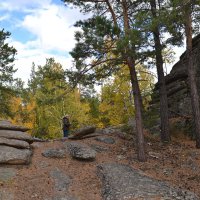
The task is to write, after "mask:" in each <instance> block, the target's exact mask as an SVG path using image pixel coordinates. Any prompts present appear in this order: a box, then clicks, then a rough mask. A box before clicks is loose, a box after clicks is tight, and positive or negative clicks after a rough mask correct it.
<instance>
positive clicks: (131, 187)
mask: <svg viewBox="0 0 200 200" xmlns="http://www.w3.org/2000/svg"><path fill="white" fill-rule="evenodd" d="M97 173H98V175H99V176H100V178H101V180H102V183H103V188H102V196H103V199H104V200H125V199H126V200H128V199H137V198H144V199H148V200H150V199H154V198H155V197H159V198H160V199H162V200H172V199H173V200H176V199H177V200H178V199H179V200H182V199H185V200H198V199H199V198H198V197H197V196H196V195H195V194H194V193H192V192H189V191H183V190H180V189H175V188H172V187H170V186H169V185H168V184H166V183H165V182H161V181H158V180H155V179H152V178H149V177H147V176H145V175H143V174H141V173H139V172H138V171H137V170H135V169H133V168H131V167H130V166H128V165H123V164H118V163H107V164H102V165H99V166H98V167H97Z"/></svg>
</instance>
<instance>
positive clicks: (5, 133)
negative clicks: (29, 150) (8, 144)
mask: <svg viewBox="0 0 200 200" xmlns="http://www.w3.org/2000/svg"><path fill="white" fill-rule="evenodd" d="M0 137H3V138H7V139H16V140H24V141H27V142H28V143H32V142H33V141H34V140H33V138H32V137H31V136H30V135H29V134H27V133H24V132H22V131H12V130H0Z"/></svg>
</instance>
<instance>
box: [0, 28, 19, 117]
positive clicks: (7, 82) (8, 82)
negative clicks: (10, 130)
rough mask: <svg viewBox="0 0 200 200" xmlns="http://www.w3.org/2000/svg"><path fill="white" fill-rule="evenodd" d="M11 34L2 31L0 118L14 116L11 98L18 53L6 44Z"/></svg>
mask: <svg viewBox="0 0 200 200" xmlns="http://www.w3.org/2000/svg"><path fill="white" fill-rule="evenodd" d="M10 35H11V34H10V33H9V32H7V31H5V30H4V29H2V30H1V31H0V113H1V114H0V116H1V117H7V116H12V113H11V108H10V105H11V102H10V100H11V96H12V95H13V94H14V91H13V89H12V84H13V82H14V78H13V74H14V73H15V72H16V70H15V69H14V65H13V62H14V60H15V55H16V53H17V51H16V49H15V48H14V47H12V46H9V44H8V43H6V39H7V38H9V37H10Z"/></svg>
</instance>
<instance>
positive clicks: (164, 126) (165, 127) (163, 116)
mask: <svg viewBox="0 0 200 200" xmlns="http://www.w3.org/2000/svg"><path fill="white" fill-rule="evenodd" d="M150 3H151V11H152V15H153V18H155V19H156V18H157V13H156V1H155V0H151V2H150ZM153 37H154V43H155V51H156V68H157V74H158V85H159V97H160V121H161V141H162V142H169V141H170V134H169V113H168V100H167V90H166V84H165V76H164V70H163V58H162V45H161V42H160V33H159V29H158V26H155V27H154V30H153Z"/></svg>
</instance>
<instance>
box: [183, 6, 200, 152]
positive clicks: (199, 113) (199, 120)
mask: <svg viewBox="0 0 200 200" xmlns="http://www.w3.org/2000/svg"><path fill="white" fill-rule="evenodd" d="M185 33H186V49H187V50H186V52H187V60H188V63H187V64H188V66H187V69H188V78H189V86H190V96H191V104H192V111H193V117H194V123H195V134H196V147H197V148H200V107H199V106H200V105H199V95H198V90H197V85H196V69H195V64H194V63H193V57H192V18H191V5H190V3H188V4H186V5H185Z"/></svg>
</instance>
